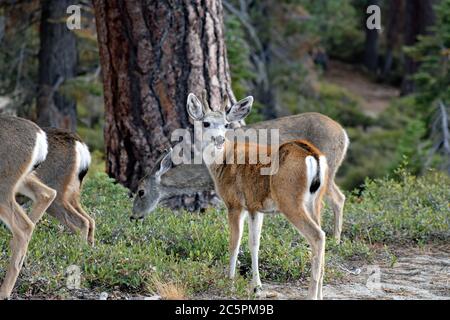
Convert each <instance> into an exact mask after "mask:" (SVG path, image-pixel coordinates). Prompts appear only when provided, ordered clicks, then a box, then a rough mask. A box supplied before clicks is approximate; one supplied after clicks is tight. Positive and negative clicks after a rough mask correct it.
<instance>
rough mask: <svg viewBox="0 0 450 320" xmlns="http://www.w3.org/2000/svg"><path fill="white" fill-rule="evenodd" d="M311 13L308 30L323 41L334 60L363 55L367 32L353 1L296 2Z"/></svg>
mask: <svg viewBox="0 0 450 320" xmlns="http://www.w3.org/2000/svg"><path fill="white" fill-rule="evenodd" d="M291 2H298V3H300V4H301V5H303V6H304V7H305V9H306V10H307V11H308V12H309V13H310V19H308V20H307V21H306V22H304V26H305V29H306V30H305V31H306V32H310V33H312V34H313V35H315V36H316V37H317V38H319V39H320V43H321V44H322V45H323V46H324V47H325V48H326V49H327V52H328V53H329V54H330V55H331V56H332V57H335V58H338V59H342V60H352V59H353V58H354V57H355V56H356V55H358V54H359V53H360V52H362V50H363V49H362V48H363V43H364V31H363V28H361V21H360V17H359V16H358V13H357V10H356V9H355V7H354V6H353V4H352V1H351V0H297V1H291Z"/></svg>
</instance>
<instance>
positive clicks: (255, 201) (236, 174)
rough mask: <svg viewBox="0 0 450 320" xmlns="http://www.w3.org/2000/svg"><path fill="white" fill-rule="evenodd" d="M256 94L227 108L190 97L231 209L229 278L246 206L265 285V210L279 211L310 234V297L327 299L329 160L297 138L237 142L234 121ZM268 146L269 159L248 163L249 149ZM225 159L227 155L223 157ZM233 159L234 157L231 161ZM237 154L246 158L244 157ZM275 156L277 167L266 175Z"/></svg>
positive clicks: (255, 260)
mask: <svg viewBox="0 0 450 320" xmlns="http://www.w3.org/2000/svg"><path fill="white" fill-rule="evenodd" d="M252 104H253V98H252V97H247V98H245V99H243V100H241V101H239V102H238V103H236V104H234V105H232V106H231V107H230V108H228V109H227V108H226V107H227V105H228V103H225V104H224V105H223V106H222V107H221V108H219V109H216V110H211V109H210V108H209V106H208V105H205V104H202V103H201V102H200V101H199V100H198V99H197V97H196V96H195V95H194V94H190V95H189V97H188V101H187V111H188V114H189V116H190V117H191V118H192V119H193V120H194V121H201V122H202V124H203V128H204V129H203V130H204V131H206V133H210V136H211V139H210V140H208V139H206V141H205V140H204V141H203V143H202V151H203V152H204V153H203V155H204V156H205V152H208V154H214V156H213V159H214V161H212V162H210V163H208V162H207V163H206V165H207V168H208V170H209V173H210V175H211V177H212V179H213V181H214V184H215V189H216V192H217V193H218V194H219V195H220V197H221V198H222V200H223V201H224V203H225V205H226V207H227V209H228V219H229V226H230V232H231V237H230V255H231V259H230V274H229V275H230V278H234V276H235V272H236V262H237V257H238V253H239V246H240V242H241V237H242V232H243V219H244V216H245V212H246V211H247V212H248V214H249V247H250V252H251V257H252V274H253V279H252V285H253V287H254V288H255V289H259V288H260V287H261V280H260V276H259V270H258V252H259V244H260V235H261V228H262V222H263V214H264V213H270V212H277V211H280V212H281V213H283V214H284V216H285V217H286V218H287V219H288V220H289V221H290V222H291V223H292V224H293V225H294V227H295V228H296V229H297V230H298V231H299V232H300V233H301V234H302V235H303V236H304V237H305V238H306V240H307V241H308V242H309V244H310V246H311V249H312V276H311V283H310V287H309V292H308V298H310V299H322V282H323V273H324V262H325V233H324V232H323V231H322V229H321V226H320V224H321V206H322V198H323V195H324V193H325V190H326V184H327V182H328V172H327V160H326V158H325V156H324V155H323V154H322V153H321V152H320V151H319V150H318V149H317V148H316V147H315V146H313V145H312V144H311V143H309V142H307V141H305V140H292V141H288V142H284V143H282V144H281V145H280V146H279V147H278V148H276V147H275V146H271V147H270V146H267V145H259V144H256V143H253V142H239V141H238V142H234V141H230V140H228V139H227V137H226V134H225V133H226V131H227V128H229V127H230V125H231V123H232V122H239V121H241V120H244V118H245V117H246V116H247V115H248V114H249V113H250V111H251V107H252ZM255 150H257V151H258V153H259V151H260V150H265V152H267V153H268V154H269V155H271V162H270V163H263V162H262V161H261V159H260V158H258V159H257V161H256V163H255V164H251V163H249V162H250V161H249V159H250V157H251V156H250V154H249V153H250V152H252V151H255ZM224 159H226V160H224ZM228 159H234V161H233V162H232V163H228ZM237 159H244V160H245V161H244V163H241V162H239V161H238V160H237ZM274 159H277V161H278V168H277V169H278V170H277V171H276V172H275V173H274V172H273V171H272V174H267V175H262V174H261V170H262V169H263V168H266V169H267V168H269V167H271V165H272V162H273V161H274Z"/></svg>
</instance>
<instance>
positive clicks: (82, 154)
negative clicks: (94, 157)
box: [75, 141, 91, 174]
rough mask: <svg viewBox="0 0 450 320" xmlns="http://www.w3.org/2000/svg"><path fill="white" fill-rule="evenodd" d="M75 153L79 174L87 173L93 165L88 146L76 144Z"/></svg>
mask: <svg viewBox="0 0 450 320" xmlns="http://www.w3.org/2000/svg"><path fill="white" fill-rule="evenodd" d="M75 152H76V157H77V173H78V174H79V173H80V172H83V171H86V170H87V169H89V166H90V165H91V153H90V152H89V148H88V146H87V145H86V144H84V143H81V142H79V141H77V142H75Z"/></svg>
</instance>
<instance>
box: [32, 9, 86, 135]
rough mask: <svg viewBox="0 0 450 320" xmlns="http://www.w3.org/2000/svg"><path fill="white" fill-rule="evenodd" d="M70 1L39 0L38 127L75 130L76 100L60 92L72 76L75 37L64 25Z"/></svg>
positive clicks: (75, 48)
mask: <svg viewBox="0 0 450 320" xmlns="http://www.w3.org/2000/svg"><path fill="white" fill-rule="evenodd" d="M73 4H74V1H73V0H43V1H42V15H41V32H40V40H41V49H40V52H39V76H38V90H39V91H38V98H37V117H38V123H39V124H40V125H42V126H50V127H59V128H65V129H69V130H72V131H75V128H76V123H77V113H76V101H75V100H74V99H71V98H68V97H66V96H64V95H63V94H62V93H61V92H60V87H61V85H62V84H63V83H64V82H66V81H67V80H70V79H72V78H74V77H75V76H76V66H77V60H78V59H77V40H76V36H75V34H74V33H73V32H72V31H71V30H69V29H68V28H67V26H66V17H67V13H66V10H67V8H68V7H69V6H70V5H73Z"/></svg>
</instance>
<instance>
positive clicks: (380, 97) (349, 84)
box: [324, 60, 400, 117]
mask: <svg viewBox="0 0 450 320" xmlns="http://www.w3.org/2000/svg"><path fill="white" fill-rule="evenodd" d="M324 79H325V80H326V81H328V82H330V83H332V84H335V85H338V86H340V87H343V88H345V89H347V90H348V91H349V92H351V93H352V94H353V95H355V96H357V97H358V98H359V99H360V101H361V108H362V109H363V111H364V112H365V113H366V114H367V115H370V116H373V117H376V116H377V115H379V114H380V113H381V112H383V111H384V110H385V109H386V108H387V107H388V106H389V104H390V102H391V101H392V99H394V98H397V97H398V96H399V95H400V90H399V89H398V88H396V87H392V86H389V85H386V84H381V83H377V82H376V81H375V80H373V79H372V78H371V77H370V76H368V75H367V74H366V73H364V72H363V71H362V70H361V69H359V68H358V67H356V66H354V65H351V64H346V63H343V62H339V61H334V60H333V61H330V63H329V67H328V70H327V72H326V73H325V74H324Z"/></svg>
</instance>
